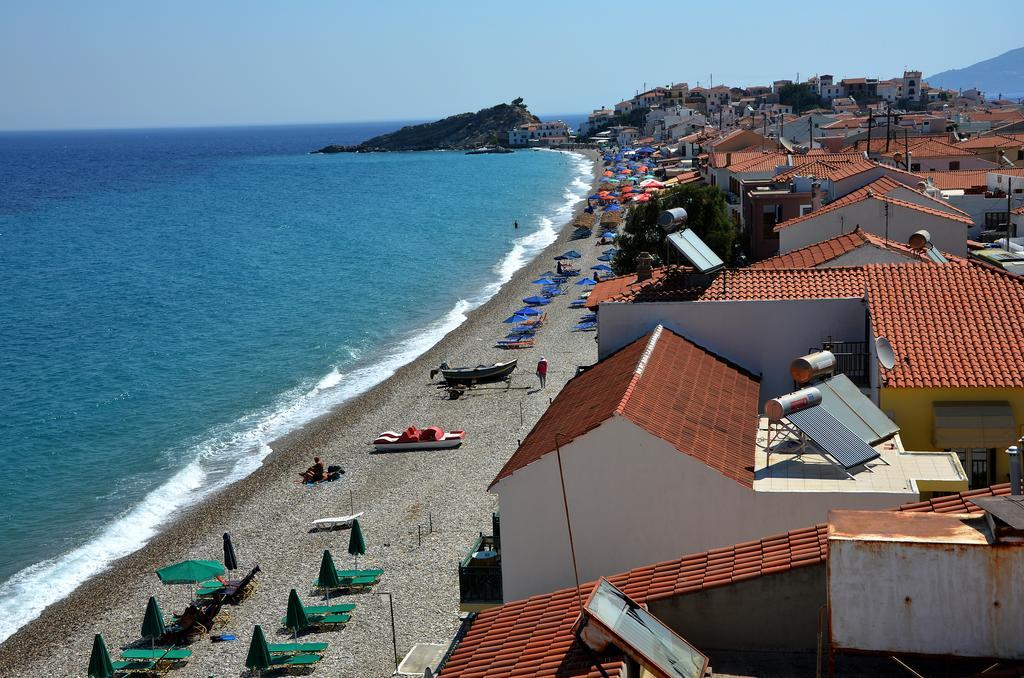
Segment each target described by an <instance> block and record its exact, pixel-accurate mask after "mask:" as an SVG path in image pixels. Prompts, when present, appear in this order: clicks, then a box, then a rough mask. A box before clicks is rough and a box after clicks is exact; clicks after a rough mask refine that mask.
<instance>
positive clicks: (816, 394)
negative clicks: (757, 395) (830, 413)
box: [764, 386, 821, 421]
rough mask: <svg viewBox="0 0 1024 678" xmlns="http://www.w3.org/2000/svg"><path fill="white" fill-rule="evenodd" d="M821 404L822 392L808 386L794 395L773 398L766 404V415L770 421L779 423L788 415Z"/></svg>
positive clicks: (788, 394)
mask: <svg viewBox="0 0 1024 678" xmlns="http://www.w3.org/2000/svg"><path fill="white" fill-rule="evenodd" d="M820 404H821V391H819V390H818V389H816V388H814V387H813V386H808V387H807V388H802V389H800V390H799V391H794V392H793V393H787V394H786V395H783V396H779V397H778V398H772V399H771V400H769V401H768V402H766V403H765V404H764V413H765V416H767V417H768V419H769V420H770V421H779V420H780V419H782V418H783V417H785V416H786V415H787V414H791V413H793V412H799V411H800V410H806V409H807V408H808V407H814V406H815V405H820Z"/></svg>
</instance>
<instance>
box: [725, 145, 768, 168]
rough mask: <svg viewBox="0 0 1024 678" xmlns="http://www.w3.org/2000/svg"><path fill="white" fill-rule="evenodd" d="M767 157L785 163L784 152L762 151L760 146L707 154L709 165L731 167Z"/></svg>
mask: <svg viewBox="0 0 1024 678" xmlns="http://www.w3.org/2000/svg"><path fill="white" fill-rule="evenodd" d="M768 158H778V159H779V163H778V164H780V165H785V164H786V154H785V153H779V152H777V151H768V150H765V151H762V150H761V149H760V148H754V149H748V150H742V151H712V152H711V153H710V155H709V163H708V164H709V165H711V167H715V168H722V167H732V166H733V165H737V164H739V163H742V162H748V161H750V160H755V159H760V160H767V159H768Z"/></svg>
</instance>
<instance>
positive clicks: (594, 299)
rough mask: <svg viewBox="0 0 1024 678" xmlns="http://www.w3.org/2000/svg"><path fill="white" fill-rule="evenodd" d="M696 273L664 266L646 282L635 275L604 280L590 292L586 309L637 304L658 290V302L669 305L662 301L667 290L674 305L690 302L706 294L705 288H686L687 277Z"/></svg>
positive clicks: (690, 284) (654, 272)
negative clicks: (607, 303) (611, 303)
mask: <svg viewBox="0 0 1024 678" xmlns="http://www.w3.org/2000/svg"><path fill="white" fill-rule="evenodd" d="M692 270H693V269H691V268H687V267H683V266H668V267H665V266H662V267H660V268H655V269H654V270H652V271H651V277H650V278H647V279H646V280H639V279H638V277H637V275H636V274H635V273H633V274H630V275H620V276H617V277H614V278H604V279H602V280H601V281H600V282H599V283H597V284H596V285H594V286H593V287H592V288H591V289H590V295H589V296H588V297H587V308H589V309H591V310H594V309H596V308H597V305H598V304H600V303H601V302H605V301H637V300H638V299H639V298H642V297H643V293H644V290H645V289H647V288H652V289H658V290H659V291H658V295H659V299H658V300H659V301H668V300H669V299H666V298H662V295H663V292H662V288H663V287H667V288H668V289H670V290H672V291H673V292H674V293H675V294H676V298H674V299H673V300H674V301H687V300H692V299H696V298H697V297H698V296H700V293H701V292H702V291H703V289H704V288H703V287H701V286H697V285H694V284H692V283H689V287H687V284H688V283H687V278H686V274H687V273H688V272H692ZM666 276H667V277H669V278H671V279H672V280H671V281H666V282H671V284H669V285H667V286H666V285H662V284H661V283H662V282H663V279H664V278H665V277H666Z"/></svg>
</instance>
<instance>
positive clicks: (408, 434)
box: [373, 426, 466, 452]
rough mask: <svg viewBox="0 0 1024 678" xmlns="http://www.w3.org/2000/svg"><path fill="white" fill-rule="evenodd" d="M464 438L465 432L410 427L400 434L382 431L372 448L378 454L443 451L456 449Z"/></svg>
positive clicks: (434, 427)
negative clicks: (404, 451)
mask: <svg viewBox="0 0 1024 678" xmlns="http://www.w3.org/2000/svg"><path fill="white" fill-rule="evenodd" d="M465 437H466V432H465V431H445V430H444V429H442V428H440V427H439V426H428V427H426V428H424V429H418V428H416V427H415V426H410V427H409V428H407V429H406V430H405V431H403V432H401V433H395V432H394V431H384V433H381V434H380V435H379V436H377V439H376V440H374V441H373V447H374V449H376V450H377V451H378V452H397V451H400V450H444V449H449V448H452V447H458V446H459V445H461V444H462V441H463V439H464V438H465Z"/></svg>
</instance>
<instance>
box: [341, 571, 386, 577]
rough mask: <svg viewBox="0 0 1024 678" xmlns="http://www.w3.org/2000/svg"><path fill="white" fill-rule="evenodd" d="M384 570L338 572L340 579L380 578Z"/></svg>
mask: <svg viewBox="0 0 1024 678" xmlns="http://www.w3.org/2000/svg"><path fill="white" fill-rule="evenodd" d="M382 574H384V570H338V576H339V577H380V576H381V575H382Z"/></svg>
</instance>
